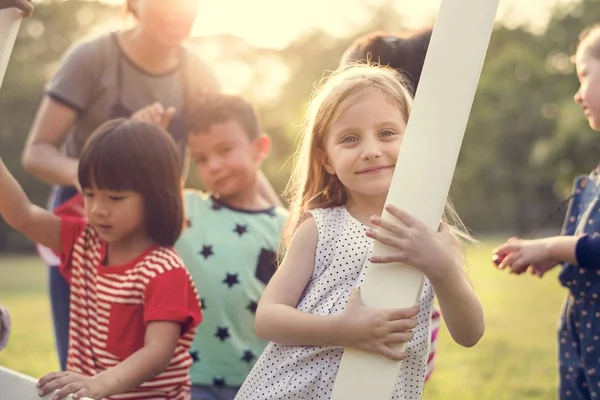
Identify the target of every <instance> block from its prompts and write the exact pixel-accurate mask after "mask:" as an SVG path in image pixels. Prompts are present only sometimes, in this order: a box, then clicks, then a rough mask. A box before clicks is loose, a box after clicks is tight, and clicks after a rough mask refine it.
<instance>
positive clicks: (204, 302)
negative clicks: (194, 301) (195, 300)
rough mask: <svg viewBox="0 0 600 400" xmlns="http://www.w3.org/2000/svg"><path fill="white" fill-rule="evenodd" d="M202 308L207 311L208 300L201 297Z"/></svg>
mask: <svg viewBox="0 0 600 400" xmlns="http://www.w3.org/2000/svg"><path fill="white" fill-rule="evenodd" d="M200 306H201V307H202V309H203V310H206V299H205V298H204V297H200Z"/></svg>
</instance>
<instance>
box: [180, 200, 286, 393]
mask: <svg viewBox="0 0 600 400" xmlns="http://www.w3.org/2000/svg"><path fill="white" fill-rule="evenodd" d="M185 211H186V218H187V223H186V225H187V226H186V229H185V230H184V231H183V233H182V235H181V237H180V238H179V240H178V241H177V243H176V244H175V248H176V249H177V251H178V252H179V254H180V255H181V257H182V258H183V261H184V263H185V266H186V267H187V269H188V270H189V272H190V274H191V275H192V277H193V279H194V282H195V283H196V286H197V287H198V291H199V293H200V297H201V301H202V313H203V320H202V323H201V324H200V325H199V326H198V329H197V331H196V337H195V338H194V342H193V343H192V347H191V349H190V352H191V354H192V357H193V359H194V363H193V365H192V369H191V371H190V377H191V380H192V384H193V385H217V386H233V387H235V386H240V385H241V384H242V383H243V382H244V379H246V376H247V375H248V373H249V372H250V370H251V369H252V366H253V365H254V362H255V361H256V359H257V358H258V356H259V355H260V354H261V353H262V352H263V350H264V348H265V346H266V345H267V342H266V341H264V340H261V339H259V338H258V337H257V336H256V334H255V333H254V314H255V311H256V306H257V305H258V300H259V299H260V297H261V295H262V293H263V291H264V289H265V286H266V284H267V282H268V281H269V279H271V276H273V273H274V272H275V268H276V266H277V264H276V257H277V249H278V246H279V243H280V237H281V233H282V230H283V226H284V224H285V221H286V219H287V216H288V212H287V211H286V210H285V209H283V208H279V207H272V208H269V209H265V210H260V211H247V210H239V209H235V208H232V207H229V206H227V205H225V204H223V203H221V202H219V201H218V200H217V199H215V198H213V197H212V196H209V195H207V194H205V193H203V192H199V191H193V190H186V192H185Z"/></svg>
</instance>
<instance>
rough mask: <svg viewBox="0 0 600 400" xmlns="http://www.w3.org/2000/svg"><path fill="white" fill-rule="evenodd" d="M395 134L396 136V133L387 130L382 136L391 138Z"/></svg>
mask: <svg viewBox="0 0 600 400" xmlns="http://www.w3.org/2000/svg"><path fill="white" fill-rule="evenodd" d="M395 134H396V132H394V131H390V130H385V131H382V132H381V133H380V135H381V136H383V137H390V136H394V135H395Z"/></svg>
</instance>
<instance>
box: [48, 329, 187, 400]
mask: <svg viewBox="0 0 600 400" xmlns="http://www.w3.org/2000/svg"><path fill="white" fill-rule="evenodd" d="M180 333H181V324H179V323H177V322H170V321H153V322H150V323H149V324H148V326H147V328H146V336H145V340H144V347H142V348H141V349H139V350H138V351H136V352H135V353H133V354H132V355H131V356H129V357H128V358H127V359H125V360H124V361H122V362H121V363H119V364H117V365H116V366H114V367H112V368H109V369H107V370H105V371H103V372H101V373H99V374H97V375H94V376H92V377H90V376H85V375H81V374H79V373H75V372H70V371H67V372H64V371H63V372H51V373H49V374H48V375H46V376H44V377H42V378H41V379H40V380H39V381H38V384H37V387H38V388H40V396H45V395H47V394H48V393H52V392H54V391H55V390H56V393H54V395H53V397H52V398H56V399H63V398H65V397H66V396H68V395H69V394H70V395H72V397H73V399H80V398H82V397H91V398H93V399H103V398H105V397H108V396H113V395H116V394H120V393H124V392H128V391H130V390H132V389H135V388H137V387H138V386H140V385H142V384H143V383H144V382H146V381H148V380H150V379H152V378H153V377H154V376H156V375H158V374H160V373H162V372H163V371H164V370H165V369H166V368H167V367H168V365H169V362H170V361H171V359H172V358H173V354H174V352H175V348H176V347H177V341H178V340H179V335H180Z"/></svg>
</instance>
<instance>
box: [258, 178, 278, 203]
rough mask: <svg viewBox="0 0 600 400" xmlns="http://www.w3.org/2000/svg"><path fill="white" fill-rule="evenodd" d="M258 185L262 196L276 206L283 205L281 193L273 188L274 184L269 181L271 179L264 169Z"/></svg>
mask: <svg viewBox="0 0 600 400" xmlns="http://www.w3.org/2000/svg"><path fill="white" fill-rule="evenodd" d="M258 185H259V187H258V190H259V193H260V196H261V197H262V198H263V199H265V200H266V201H268V202H269V203H271V204H273V205H275V206H278V207H283V203H282V202H281V199H280V198H279V195H278V194H277V192H276V191H275V189H274V188H273V185H271V182H269V179H268V178H267V176H266V175H265V173H264V172H262V171H260V175H259V177H258Z"/></svg>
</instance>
